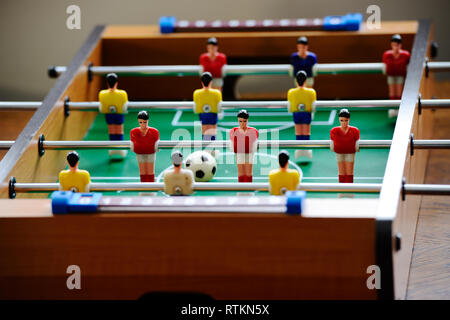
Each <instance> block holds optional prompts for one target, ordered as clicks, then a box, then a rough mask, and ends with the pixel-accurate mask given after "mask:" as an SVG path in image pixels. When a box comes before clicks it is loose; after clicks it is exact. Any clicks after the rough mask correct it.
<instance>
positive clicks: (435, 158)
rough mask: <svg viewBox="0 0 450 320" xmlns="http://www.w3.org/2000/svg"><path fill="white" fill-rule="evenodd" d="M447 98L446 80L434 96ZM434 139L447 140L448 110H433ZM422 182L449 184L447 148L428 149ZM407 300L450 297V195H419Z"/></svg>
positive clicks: (449, 90)
mask: <svg viewBox="0 0 450 320" xmlns="http://www.w3.org/2000/svg"><path fill="white" fill-rule="evenodd" d="M449 97H450V82H447V83H443V84H440V85H439V87H438V88H437V94H436V98H440V99H444V98H447V99H448V98H449ZM435 125H436V126H435V128H434V137H433V138H434V139H450V111H449V110H440V111H436V113H435ZM425 183H430V184H450V150H432V151H431V152H430V157H429V161H428V167H427V173H426V180H425ZM406 298H407V299H427V300H428V299H450V197H445V196H427V197H423V200H422V204H421V209H420V212H419V220H418V225H417V231H416V240H415V244H414V251H413V257H412V262H411V271H410V277H409V283H408V291H407V297H406Z"/></svg>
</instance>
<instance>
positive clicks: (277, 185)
mask: <svg viewBox="0 0 450 320" xmlns="http://www.w3.org/2000/svg"><path fill="white" fill-rule="evenodd" d="M278 163H279V164H280V168H279V169H274V170H272V171H270V173H269V192H270V194H271V195H274V196H279V195H283V194H285V192H286V191H294V190H297V187H298V184H299V183H300V174H299V173H298V171H297V170H294V169H289V168H288V167H289V153H288V152H287V151H284V150H283V151H281V152H280V153H279V154H278Z"/></svg>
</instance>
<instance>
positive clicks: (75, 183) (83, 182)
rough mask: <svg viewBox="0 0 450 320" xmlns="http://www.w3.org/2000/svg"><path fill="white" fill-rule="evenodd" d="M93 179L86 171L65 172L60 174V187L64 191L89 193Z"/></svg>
mask: <svg viewBox="0 0 450 320" xmlns="http://www.w3.org/2000/svg"><path fill="white" fill-rule="evenodd" d="M90 183H91V177H90V175H89V172H87V171H86V170H77V171H75V172H72V171H70V170H63V171H61V172H60V173H59V186H60V190H62V191H74V192H89V184H90Z"/></svg>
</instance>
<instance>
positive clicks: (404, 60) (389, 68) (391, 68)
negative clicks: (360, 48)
mask: <svg viewBox="0 0 450 320" xmlns="http://www.w3.org/2000/svg"><path fill="white" fill-rule="evenodd" d="M410 57H411V55H410V54H409V52H408V51H406V50H400V54H399V56H398V57H397V58H394V54H393V53H392V50H387V51H385V52H384V53H383V62H384V64H385V65H386V74H387V75H388V76H406V68H407V67H408V63H409V58H410Z"/></svg>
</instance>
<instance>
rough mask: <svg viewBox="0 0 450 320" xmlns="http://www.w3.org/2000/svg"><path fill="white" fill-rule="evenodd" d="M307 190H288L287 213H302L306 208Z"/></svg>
mask: <svg viewBox="0 0 450 320" xmlns="http://www.w3.org/2000/svg"><path fill="white" fill-rule="evenodd" d="M305 200H306V192H305V191H287V192H286V213H287V214H293V215H301V214H302V212H303V210H304V209H305Z"/></svg>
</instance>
